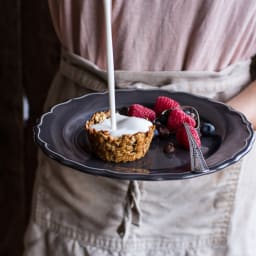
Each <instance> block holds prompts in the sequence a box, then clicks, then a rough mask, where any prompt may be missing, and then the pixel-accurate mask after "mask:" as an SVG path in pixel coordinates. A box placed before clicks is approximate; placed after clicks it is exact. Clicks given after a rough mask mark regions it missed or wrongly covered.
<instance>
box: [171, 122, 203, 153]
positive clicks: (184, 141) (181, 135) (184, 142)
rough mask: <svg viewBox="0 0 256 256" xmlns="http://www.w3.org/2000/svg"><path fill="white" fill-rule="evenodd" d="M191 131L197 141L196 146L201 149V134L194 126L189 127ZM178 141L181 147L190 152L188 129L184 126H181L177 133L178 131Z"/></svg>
mask: <svg viewBox="0 0 256 256" xmlns="http://www.w3.org/2000/svg"><path fill="white" fill-rule="evenodd" d="M189 129H190V131H191V134H192V136H193V137H194V139H195V142H196V144H197V145H198V146H199V147H201V140H200V137H199V134H198V132H197V130H196V129H195V128H194V127H192V126H189ZM176 140H177V142H178V143H179V144H180V145H181V146H183V147H184V148H185V149H187V150H189V141H188V136H187V133H186V129H185V127H184V126H181V127H179V128H178V129H177V131H176Z"/></svg>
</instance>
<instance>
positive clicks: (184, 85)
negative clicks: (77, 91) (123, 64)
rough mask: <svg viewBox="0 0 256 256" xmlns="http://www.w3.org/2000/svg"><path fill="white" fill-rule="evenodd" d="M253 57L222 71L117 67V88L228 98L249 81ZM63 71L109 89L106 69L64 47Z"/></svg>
mask: <svg viewBox="0 0 256 256" xmlns="http://www.w3.org/2000/svg"><path fill="white" fill-rule="evenodd" d="M250 65H251V59H248V60H245V61H241V62H238V63H235V64H233V65H230V66H228V67H227V68H225V69H223V70H221V71H197V70H196V71H143V72H135V71H124V70H117V71H115V84H116V87H117V88H134V89H136V88H137V89H154V88H157V89H164V90H168V91H182V92H188V93H191V94H197V95H201V96H206V97H208V98H212V99H216V100H220V101H224V102H225V101H227V100H228V99H230V98H232V97H233V96H235V95H236V94H237V93H239V92H240V91H241V90H242V89H243V88H244V87H246V86H247V85H248V84H249V83H250V81H251V76H250ZM60 72H61V73H62V75H63V76H65V77H67V78H69V79H70V80H71V81H73V82H75V84H77V85H78V86H82V87H84V88H86V89H90V90H92V91H100V92H101V91H105V90H107V88H108V87H107V72H106V71H105V70H102V69H100V68H99V67H98V66H96V65H95V64H94V63H92V62H90V61H88V60H86V59H84V58H82V57H80V56H78V55H76V54H74V53H70V52H67V51H66V50H64V49H63V50H62V58H61V65H60Z"/></svg>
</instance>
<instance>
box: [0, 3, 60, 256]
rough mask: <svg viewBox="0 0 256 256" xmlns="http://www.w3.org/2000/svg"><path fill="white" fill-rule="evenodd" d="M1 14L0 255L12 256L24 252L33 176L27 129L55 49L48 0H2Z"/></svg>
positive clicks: (34, 117)
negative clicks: (26, 104)
mask: <svg viewBox="0 0 256 256" xmlns="http://www.w3.org/2000/svg"><path fill="white" fill-rule="evenodd" d="M0 12H1V15H0V86H1V87H0V88H1V92H0V145H1V148H0V150H1V151H0V255H1V256H2V255H3V256H9V255H11V256H16V255H22V251H23V237H24V232H25V229H26V226H27V223H28V218H29V212H30V206H31V196H32V188H33V182H34V177H35V172H36V159H37V158H36V149H37V147H36V145H35V144H34V141H33V132H32V127H33V125H34V124H35V122H36V120H37V119H38V117H40V115H41V114H42V109H43V102H44V100H45V97H46V95H47V91H48V88H49V86H50V83H51V80H52V79H53V76H54V74H55V72H56V70H57V68H58V62H59V52H60V47H59V42H58V40H57V38H56V35H55V33H54V29H53V27H52V23H51V18H50V14H49V10H48V5H47V0H36V1H35V0H23V1H22V0H11V1H6V0H5V1H4V0H2V1H0ZM24 95H26V96H27V98H28V100H29V105H30V118H29V120H27V121H24V120H23V96H24Z"/></svg>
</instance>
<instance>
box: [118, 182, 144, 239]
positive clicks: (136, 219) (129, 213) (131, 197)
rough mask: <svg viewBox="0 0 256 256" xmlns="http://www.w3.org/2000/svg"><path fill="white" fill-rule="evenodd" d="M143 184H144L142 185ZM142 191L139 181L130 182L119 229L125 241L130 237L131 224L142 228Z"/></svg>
mask: <svg viewBox="0 0 256 256" xmlns="http://www.w3.org/2000/svg"><path fill="white" fill-rule="evenodd" d="M141 184H142V183H141ZM140 199H141V191H140V188H139V184H138V181H134V180H133V181H130V182H129V186H128V191H127V196H126V200H125V207H124V217H123V220H122V222H121V224H120V226H119V227H118V229H117V232H118V234H119V235H120V237H121V238H122V239H123V240H124V241H125V240H126V238H127V237H128V236H129V233H130V227H131V224H133V225H135V226H138V227H139V226H140V223H141V209H140Z"/></svg>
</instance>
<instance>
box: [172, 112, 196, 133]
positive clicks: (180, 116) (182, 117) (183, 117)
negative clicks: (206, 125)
mask: <svg viewBox="0 0 256 256" xmlns="http://www.w3.org/2000/svg"><path fill="white" fill-rule="evenodd" d="M183 123H187V124H188V125H190V126H192V127H195V126H196V121H195V120H194V119H193V118H192V117H191V116H189V115H188V114H186V113H185V112H184V111H183V110H182V109H173V110H172V111H170V113H169V116H168V119H167V127H168V129H169V130H171V131H175V130H176V129H178V128H179V127H181V126H182V124H183Z"/></svg>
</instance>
